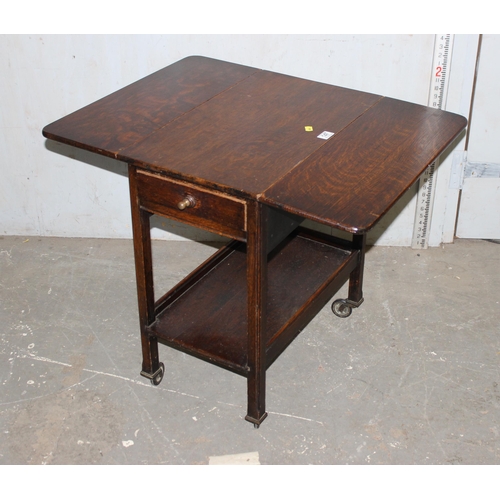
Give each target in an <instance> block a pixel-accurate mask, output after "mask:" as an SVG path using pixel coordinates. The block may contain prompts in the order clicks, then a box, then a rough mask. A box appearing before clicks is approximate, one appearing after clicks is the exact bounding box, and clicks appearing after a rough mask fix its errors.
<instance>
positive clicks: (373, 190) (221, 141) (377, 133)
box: [43, 57, 466, 426]
mask: <svg viewBox="0 0 500 500" xmlns="http://www.w3.org/2000/svg"><path fill="white" fill-rule="evenodd" d="M465 125H466V121H465V119H464V118H463V117H460V116H458V115H454V114H451V113H447V112H443V111H440V110H434V109H430V108H427V107H424V106H419V105H416V104H411V103H406V102H402V101H397V100H395V99H390V98H386V97H382V96H378V95H374V94H368V93H365V92H358V91H354V90H350V89H344V88H340V87H335V86H331V85H325V84H322V83H316V82H311V81H308V80H304V79H300V78H293V77H290V76H286V75H280V74H276V73H272V72H269V71H262V70H258V69H255V68H250V67H246V66H241V65H236V64H230V63H226V62H222V61H217V60H213V59H208V58H203V57H190V58H186V59H183V60H182V61H179V62H178V63H175V64H173V65H171V66H169V67H167V68H165V69H163V70H160V71H158V72H156V73H154V74H152V75H150V76H148V77H146V78H143V79H142V80H140V81H138V82H136V83H134V84H131V85H129V86H127V87H125V88H124V89H121V90H119V91H117V92H115V93H113V94H111V95H109V96H108V97H105V98H103V99H101V100H99V101H97V102H95V103H93V104H91V105H90V106H87V107H85V108H83V109H81V110H79V111H76V112H75V113H72V114H71V115H69V116H67V117H65V118H62V119H61V120H58V121H56V122H54V123H52V124H50V125H48V126H47V127H45V128H44V130H43V134H44V136H45V137H47V138H49V139H52V140H57V141H60V142H64V143H66V144H70V145H74V146H76V147H80V148H83V149H87V150H89V151H93V152H95V153H98V154H102V155H105V156H111V157H115V158H117V159H119V160H122V161H126V162H128V163H129V179H130V198H131V208H132V225H133V232H134V252H135V263H136V275H137V293H138V304H139V319H140V326H141V341H142V355H143V365H142V372H141V374H142V375H144V376H146V377H148V378H150V379H151V380H152V382H153V383H155V384H156V383H159V381H160V380H161V377H162V376H163V366H162V364H161V363H160V361H159V356H158V342H159V341H160V342H162V343H164V344H166V345H168V346H171V347H173V348H175V349H179V350H181V351H183V352H186V353H188V354H190V355H193V356H196V357H198V358H200V359H203V360H205V361H208V362H210V363H214V364H216V365H218V366H221V367H223V368H225V369H228V370H231V371H233V372H235V373H238V374H240V375H243V376H244V377H246V378H247V387H248V391H247V402H248V409H247V415H246V417H245V418H246V420H248V421H250V422H252V423H253V424H254V425H256V426H259V425H260V424H261V423H262V421H263V420H264V418H265V417H266V415H267V413H266V408H265V406H266V404H265V400H266V370H267V369H268V368H269V366H271V364H272V363H273V362H274V361H275V360H276V359H277V358H278V357H279V355H280V354H281V353H282V352H283V350H284V349H286V347H287V346H288V345H289V344H290V343H291V342H292V341H293V339H294V338H295V337H296V336H297V335H298V334H299V333H300V331H301V330H302V329H303V328H304V327H305V326H306V325H307V324H308V323H309V321H311V319H312V318H313V317H314V316H315V315H316V314H317V313H318V311H319V310H320V309H321V308H322V307H323V306H324V305H325V304H326V302H327V301H328V300H330V299H331V297H332V296H333V295H334V294H335V293H336V292H337V291H338V290H339V289H340V288H341V287H342V286H343V284H344V283H345V282H346V281H347V280H349V295H348V298H347V299H346V301H345V302H346V303H347V304H348V305H349V306H352V307H357V306H358V305H359V304H361V302H362V300H363V270H364V254H365V247H366V232H367V231H368V230H369V229H370V228H371V227H373V225H374V224H376V222H377V221H378V220H379V219H380V218H381V217H382V216H383V215H384V214H385V213H386V212H387V211H388V210H389V209H390V207H391V206H393V205H394V203H395V202H396V201H397V200H398V199H399V198H400V197H401V196H402V195H403V194H404V192H405V191H406V190H407V189H409V188H410V187H411V186H412V184H413V183H414V182H415V181H416V180H417V179H418V177H419V176H420V175H421V173H422V172H423V171H424V170H425V168H426V167H427V165H428V164H429V163H431V162H432V161H433V160H434V159H435V158H436V157H437V156H438V155H439V154H440V153H441V152H442V151H443V150H444V149H445V148H446V147H447V146H448V145H449V144H450V142H451V141H452V140H453V139H454V138H455V137H456V136H457V135H458V134H459V133H460V132H461V130H462V129H463V128H464V127H465ZM306 127H307V128H306ZM311 127H312V129H313V130H312V131H309V129H310V128H311ZM323 131H328V132H332V133H334V135H333V136H332V137H330V138H329V139H328V140H323V139H321V138H319V137H318V135H319V134H321V132H323ZM152 214H158V215H162V216H166V217H170V218H172V219H175V220H178V221H181V222H185V223H187V224H190V225H194V226H196V227H201V228H203V229H206V230H209V231H212V232H216V233H219V234H222V235H226V236H229V237H231V238H233V241H232V242H231V243H229V244H228V245H227V246H226V247H224V248H222V249H221V250H219V251H218V252H216V253H215V255H214V256H213V257H212V258H210V259H208V260H207V262H205V263H203V264H202V265H201V266H199V267H198V268H197V269H195V270H194V271H193V272H192V273H191V274H190V275H188V276H187V277H186V278H185V279H184V280H182V281H181V282H180V283H179V284H178V285H177V286H175V287H174V288H173V289H172V290H170V291H169V292H167V293H166V294H164V295H163V296H161V297H160V298H159V299H157V300H155V291H154V288H153V268H152V256H151V234H150V217H151V215H152ZM304 218H306V219H310V220H315V221H318V222H321V223H324V224H327V225H329V226H331V227H334V228H340V229H343V230H345V231H348V232H351V233H353V237H352V241H350V240H338V239H336V238H333V237H330V236H326V235H324V234H320V233H317V232H314V231H310V230H306V229H304V228H301V227H298V226H299V224H300V223H301V222H302V221H303V219H304ZM236 240H239V242H238V241H236Z"/></svg>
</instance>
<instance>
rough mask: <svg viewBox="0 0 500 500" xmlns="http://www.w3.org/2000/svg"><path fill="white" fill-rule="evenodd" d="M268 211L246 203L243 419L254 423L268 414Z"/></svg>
mask: <svg viewBox="0 0 500 500" xmlns="http://www.w3.org/2000/svg"><path fill="white" fill-rule="evenodd" d="M268 218H269V211H268V208H267V207H266V206H265V205H262V204H260V203H258V202H256V201H251V202H249V203H248V216H247V287H248V296H247V297H248V298H247V300H248V302H247V307H248V370H249V371H248V375H247V387H248V412H247V415H246V417H245V419H246V420H247V421H249V422H252V423H253V424H254V426H255V427H259V425H260V424H261V423H262V422H263V420H264V419H265V418H266V417H267V413H266V411H265V405H266V340H265V338H264V332H265V326H266V305H267V297H266V295H267V225H268Z"/></svg>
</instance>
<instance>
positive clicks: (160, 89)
mask: <svg viewBox="0 0 500 500" xmlns="http://www.w3.org/2000/svg"><path fill="white" fill-rule="evenodd" d="M255 71H257V70H256V69H255V68H249V67H246V66H240V65H237V64H229V63H226V62H223V61H217V60H215V59H208V58H205V57H196V56H194V57H188V58H186V59H182V60H181V61H178V62H176V63H174V64H172V65H170V66H168V67H166V68H164V69H162V70H160V71H157V72H156V73H153V74H152V75H149V76H147V77H145V78H143V79H141V80H139V81H137V82H135V83H132V84H131V85H128V86H127V87H124V88H123V89H120V90H118V91H116V92H114V93H112V94H110V95H109V96H106V97H104V98H102V99H100V100H98V101H96V102H94V103H93V104H90V105H88V106H85V107H84V108H82V109H80V110H78V111H75V112H74V113H72V114H70V115H68V116H66V117H64V118H62V119H60V120H58V121H56V122H54V123H51V124H50V125H47V126H46V127H45V128H44V129H43V135H44V136H45V137H47V138H48V139H53V140H55V141H59V142H63V143H65V144H70V145H73V146H77V147H79V148H82V149H88V150H90V151H93V152H95V153H99V154H102V155H106V156H112V157H118V156H119V153H120V151H121V150H123V149H124V148H126V147H130V146H133V145H134V144H137V143H138V142H140V141H142V140H143V139H145V138H146V137H148V136H150V135H151V134H153V133H154V132H155V131H157V130H160V129H161V128H162V127H164V126H165V125H166V124H167V123H169V122H171V121H172V120H175V119H176V118H178V117H179V116H181V115H183V114H184V113H188V112H189V111H191V110H193V109H195V108H196V107H197V106H200V105H201V104H203V103H204V102H206V101H207V100H209V99H210V98H212V97H213V96H214V95H217V94H218V93H219V92H223V91H224V90H226V89H227V88H230V87H231V86H233V85H235V84H236V83H238V82H239V81H241V80H243V79H245V78H247V77H248V76H249V75H251V74H252V73H254V72H255Z"/></svg>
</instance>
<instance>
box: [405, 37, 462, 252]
mask: <svg viewBox="0 0 500 500" xmlns="http://www.w3.org/2000/svg"><path fill="white" fill-rule="evenodd" d="M452 47H453V35H436V38H435V41H434V57H433V61H432V76H431V84H430V89H429V100H428V103H427V104H428V105H429V106H430V107H432V108H436V109H443V107H444V106H445V104H446V96H447V93H448V69H449V61H450V59H451V49H452ZM438 161H439V160H436V161H435V162H433V163H431V164H430V165H429V166H428V167H427V168H426V169H425V172H424V173H423V174H422V176H421V177H420V180H419V184H418V195H417V207H416V210H415V223H414V225H413V238H412V242H411V246H412V248H421V249H425V248H427V247H428V246H429V229H430V223H431V217H432V207H433V204H434V191H435V188H436V179H435V171H436V167H437V166H438Z"/></svg>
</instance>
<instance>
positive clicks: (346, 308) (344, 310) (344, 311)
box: [332, 299, 352, 318]
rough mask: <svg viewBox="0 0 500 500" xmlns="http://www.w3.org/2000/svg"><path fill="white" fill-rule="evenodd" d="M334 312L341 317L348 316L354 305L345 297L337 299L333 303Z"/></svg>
mask: <svg viewBox="0 0 500 500" xmlns="http://www.w3.org/2000/svg"><path fill="white" fill-rule="evenodd" d="M332 312H333V314H335V316H338V317H339V318H347V317H349V316H350V315H351V313H352V307H351V306H350V305H349V304H348V303H347V301H346V300H345V299H337V300H335V301H334V302H333V304H332Z"/></svg>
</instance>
